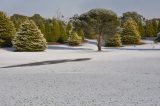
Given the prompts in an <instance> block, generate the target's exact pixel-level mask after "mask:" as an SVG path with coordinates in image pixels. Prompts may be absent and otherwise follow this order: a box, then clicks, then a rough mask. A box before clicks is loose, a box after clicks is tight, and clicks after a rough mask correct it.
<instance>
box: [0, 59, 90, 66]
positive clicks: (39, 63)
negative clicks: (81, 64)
mask: <svg viewBox="0 0 160 106" xmlns="http://www.w3.org/2000/svg"><path fill="white" fill-rule="evenodd" d="M90 59H91V58H78V59H64V60H50V61H42V62H33V63H27V64H19V65H12V66H5V67H1V68H14V67H27V66H40V65H50V64H59V63H66V62H78V61H87V60H90Z"/></svg>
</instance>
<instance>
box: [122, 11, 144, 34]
mask: <svg viewBox="0 0 160 106" xmlns="http://www.w3.org/2000/svg"><path fill="white" fill-rule="evenodd" d="M128 18H132V19H133V20H134V21H135V22H136V23H137V26H138V31H139V32H140V36H142V37H144V36H145V29H144V26H145V18H144V17H143V16H142V15H140V14H138V13H137V12H126V13H123V17H122V18H121V21H122V24H123V23H124V22H125V21H126V20H127V19H128ZM122 26H123V25H122Z"/></svg>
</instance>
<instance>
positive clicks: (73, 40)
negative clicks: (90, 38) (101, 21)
mask: <svg viewBox="0 0 160 106" xmlns="http://www.w3.org/2000/svg"><path fill="white" fill-rule="evenodd" d="M81 41H82V38H81V37H79V36H78V34H77V33H76V32H72V33H71V34H70V37H69V39H68V44H69V45H71V46H77V45H79V44H81Z"/></svg>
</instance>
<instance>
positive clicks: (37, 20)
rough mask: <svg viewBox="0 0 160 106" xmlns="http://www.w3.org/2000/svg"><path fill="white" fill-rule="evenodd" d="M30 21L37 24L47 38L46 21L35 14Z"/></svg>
mask: <svg viewBox="0 0 160 106" xmlns="http://www.w3.org/2000/svg"><path fill="white" fill-rule="evenodd" d="M30 19H31V20H33V21H34V22H35V23H36V25H37V26H38V28H39V29H40V30H41V32H42V33H43V34H44V37H45V38H46V36H45V19H44V18H43V17H42V16H41V15H39V14H34V15H33V16H32V17H31V18H30Z"/></svg>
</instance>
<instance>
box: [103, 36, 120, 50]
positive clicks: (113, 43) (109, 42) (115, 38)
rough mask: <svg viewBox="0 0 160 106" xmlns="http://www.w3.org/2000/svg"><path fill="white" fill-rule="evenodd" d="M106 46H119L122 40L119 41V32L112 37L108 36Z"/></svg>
mask: <svg viewBox="0 0 160 106" xmlns="http://www.w3.org/2000/svg"><path fill="white" fill-rule="evenodd" d="M105 43H106V44H105V46H106V47H121V46H122V42H121V37H120V35H119V34H115V35H114V36H113V37H111V38H109V39H108V40H106V42H105Z"/></svg>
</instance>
